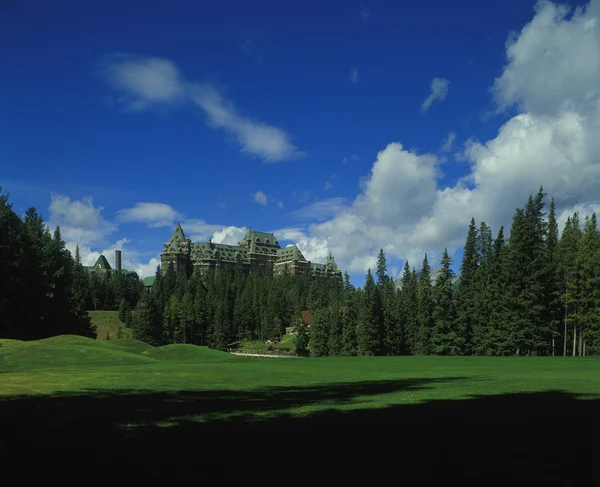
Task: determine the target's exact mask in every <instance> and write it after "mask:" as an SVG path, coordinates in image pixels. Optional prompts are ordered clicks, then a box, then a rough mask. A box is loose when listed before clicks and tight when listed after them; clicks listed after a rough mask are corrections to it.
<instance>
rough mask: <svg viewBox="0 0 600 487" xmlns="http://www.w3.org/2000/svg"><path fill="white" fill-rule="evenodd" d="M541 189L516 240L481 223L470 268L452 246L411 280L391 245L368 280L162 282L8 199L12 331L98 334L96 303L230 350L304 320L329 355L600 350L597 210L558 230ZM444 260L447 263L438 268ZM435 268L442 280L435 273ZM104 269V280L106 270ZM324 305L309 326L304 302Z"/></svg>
mask: <svg viewBox="0 0 600 487" xmlns="http://www.w3.org/2000/svg"><path fill="white" fill-rule="evenodd" d="M545 196H546V195H545V193H544V192H543V189H542V188H540V190H539V192H538V193H537V194H536V195H535V196H533V195H531V196H530V197H529V199H528V201H527V203H526V204H525V205H524V207H523V208H518V209H517V210H516V211H515V214H514V217H513V221H512V226H511V229H510V238H507V237H505V235H504V229H503V228H500V229H499V230H498V232H497V233H496V234H495V236H493V235H492V230H491V228H490V227H489V226H488V225H487V224H486V223H485V222H480V223H479V224H477V223H476V222H475V221H474V220H473V219H472V220H471V222H470V225H469V226H468V232H467V237H466V242H465V246H464V251H463V256H462V261H461V265H460V273H459V276H458V277H457V276H455V275H454V272H453V271H452V260H451V258H450V257H449V255H448V253H447V251H444V253H443V256H442V259H441V263H440V268H438V270H437V271H436V272H433V271H432V269H431V267H430V262H429V260H428V256H427V254H425V256H424V258H423V261H422V264H421V270H420V272H419V274H417V272H416V270H415V268H414V267H413V266H411V265H410V263H409V262H405V265H404V269H403V274H402V277H401V280H400V285H399V286H397V285H395V283H394V281H393V280H392V279H391V278H390V277H389V275H388V272H387V265H386V258H385V255H384V253H383V251H380V253H379V257H378V260H377V268H376V269H375V272H374V274H372V273H371V270H369V272H368V273H367V276H366V281H365V285H364V286H363V287H362V288H359V289H356V288H355V287H354V286H352V284H351V283H350V279H349V276H348V274H347V273H346V274H345V275H344V279H343V280H337V279H314V278H312V277H311V276H290V275H284V276H280V277H277V278H274V277H273V276H271V275H268V274H264V275H263V274H249V275H248V274H246V273H245V271H244V269H243V267H242V266H241V264H239V265H236V266H232V267H224V268H222V269H220V270H219V271H217V272H214V273H209V274H208V275H205V276H201V275H199V274H198V273H194V274H192V275H191V276H186V275H184V274H181V273H180V274H177V273H176V272H175V271H174V269H173V267H172V266H169V268H168V269H167V270H166V272H165V273H164V275H163V272H162V269H161V268H160V266H159V268H158V269H157V272H156V281H155V284H154V286H153V288H152V289H151V290H149V291H148V290H145V289H143V285H142V283H141V281H140V280H139V278H138V276H137V275H135V274H134V273H132V274H129V275H127V276H125V275H122V274H118V273H112V274H111V275H110V278H109V279H106V277H105V276H104V275H100V274H97V273H95V272H90V273H88V272H86V270H85V269H84V268H83V266H82V265H81V259H80V257H79V253H78V252H76V255H75V257H72V256H71V254H70V253H69V252H68V251H67V250H66V249H65V245H64V242H63V240H62V239H61V236H60V229H58V228H57V229H56V231H55V232H54V234H53V235H52V234H51V233H50V229H49V228H47V227H46V226H45V225H44V223H43V220H42V218H41V217H40V216H39V215H37V213H36V211H35V209H33V208H30V209H29V210H28V211H27V212H26V214H25V216H24V217H23V218H20V217H18V216H17V215H16V214H15V213H14V211H13V210H12V207H11V205H9V204H8V196H5V195H0V336H2V337H7V338H20V339H33V338H41V337H46V336H52V335H57V334H63V333H76V334H81V335H87V336H93V335H94V330H93V329H92V327H91V325H90V322H89V319H88V317H87V313H86V310H88V309H119V316H120V318H121V320H122V321H123V322H124V323H126V324H127V325H128V326H130V327H132V329H133V331H134V336H135V337H136V338H138V339H140V340H143V341H145V342H147V343H150V344H152V345H164V344H169V343H192V344H198V345H208V346H210V347H213V348H217V349H222V350H226V349H228V348H231V347H235V346H236V342H238V341H240V340H260V341H266V340H269V339H276V338H279V337H281V336H282V335H283V334H284V333H286V329H287V328H288V327H290V326H291V327H293V328H294V329H295V330H296V332H297V333H298V336H297V352H298V353H299V354H303V355H307V354H309V353H310V354H311V355H313V356H326V355H412V354H418V355H425V354H438V355H592V354H593V355H597V354H600V232H599V230H598V227H597V220H596V215H595V214H593V215H591V216H589V217H586V218H585V219H584V220H583V221H581V220H580V217H579V215H578V213H574V214H573V215H571V216H570V217H569V218H568V219H567V221H566V224H565V226H564V229H563V231H562V234H561V236H560V238H559V231H558V225H557V222H556V214H555V205H554V201H551V202H550V205H549V208H548V212H547V214H546V212H545V211H544V209H545V202H544V199H545ZM436 267H437V266H436ZM432 275H433V276H435V277H433V278H432ZM103 276H104V277H103ZM305 310H311V311H313V312H314V314H313V319H312V321H311V323H310V326H306V325H305V324H304V322H303V321H302V320H301V319H300V312H301V311H305Z"/></svg>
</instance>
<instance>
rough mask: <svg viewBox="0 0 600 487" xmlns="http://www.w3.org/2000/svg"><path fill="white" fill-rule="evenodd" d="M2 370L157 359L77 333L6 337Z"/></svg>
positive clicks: (0, 360) (0, 361)
mask: <svg viewBox="0 0 600 487" xmlns="http://www.w3.org/2000/svg"><path fill="white" fill-rule="evenodd" d="M2 344H3V345H2V348H0V371H26V370H33V369H47V368H56V367H81V368H89V367H105V366H115V365H141V364H144V363H149V362H154V360H153V359H152V358H150V357H147V356H144V355H141V354H139V353H132V352H131V351H128V350H127V348H124V347H120V346H118V345H114V344H112V343H110V342H100V341H96V340H93V339H91V338H85V337H81V336H75V335H61V336H56V337H51V338H45V339H43V340H32V341H27V342H23V341H18V340H2Z"/></svg>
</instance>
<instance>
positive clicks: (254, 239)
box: [239, 228, 279, 254]
mask: <svg viewBox="0 0 600 487" xmlns="http://www.w3.org/2000/svg"><path fill="white" fill-rule="evenodd" d="M244 242H248V243H249V245H248V248H249V249H250V252H253V253H265V254H270V253H274V252H271V251H270V248H273V247H275V248H279V242H278V241H277V238H276V237H275V235H273V234H272V233H265V232H255V231H254V230H252V228H249V229H248V231H247V232H246V235H244V238H243V239H242V240H241V241H240V242H239V243H240V245H242V244H244ZM271 246H273V247H271Z"/></svg>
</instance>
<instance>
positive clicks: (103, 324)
mask: <svg viewBox="0 0 600 487" xmlns="http://www.w3.org/2000/svg"><path fill="white" fill-rule="evenodd" d="M88 314H89V315H90V318H91V319H92V323H93V324H94V325H96V333H97V336H96V338H97V339H98V340H107V339H108V340H117V339H120V338H131V337H132V336H133V333H132V331H131V330H130V329H129V328H127V327H126V326H125V324H124V323H123V322H122V321H121V320H120V319H119V312H118V311H88Z"/></svg>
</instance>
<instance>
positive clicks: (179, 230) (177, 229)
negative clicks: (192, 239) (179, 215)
mask: <svg viewBox="0 0 600 487" xmlns="http://www.w3.org/2000/svg"><path fill="white" fill-rule="evenodd" d="M175 237H178V239H179V240H185V233H183V228H181V223H177V226H176V227H175V231H174V232H173V235H172V236H171V238H172V239H173V238H175Z"/></svg>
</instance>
